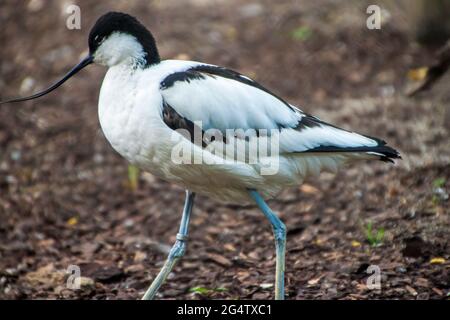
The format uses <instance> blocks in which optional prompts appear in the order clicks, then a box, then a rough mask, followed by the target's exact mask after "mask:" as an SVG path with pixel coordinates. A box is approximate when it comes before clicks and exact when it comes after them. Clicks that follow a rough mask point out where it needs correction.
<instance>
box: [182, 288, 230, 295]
mask: <svg viewBox="0 0 450 320" xmlns="http://www.w3.org/2000/svg"><path fill="white" fill-rule="evenodd" d="M227 290H228V289H227V288H223V287H218V288H215V289H208V288H205V287H193V288H190V289H189V292H194V293H198V294H201V295H206V294H209V293H212V292H225V291H227Z"/></svg>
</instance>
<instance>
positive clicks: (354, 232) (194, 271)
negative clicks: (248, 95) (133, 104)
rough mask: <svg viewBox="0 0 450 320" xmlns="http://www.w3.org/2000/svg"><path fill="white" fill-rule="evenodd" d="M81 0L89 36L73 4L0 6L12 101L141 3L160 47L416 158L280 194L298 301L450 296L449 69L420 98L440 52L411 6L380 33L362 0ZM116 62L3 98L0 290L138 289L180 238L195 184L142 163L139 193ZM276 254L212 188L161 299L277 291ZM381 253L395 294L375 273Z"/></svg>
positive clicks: (7, 294)
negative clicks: (123, 147) (106, 113)
mask: <svg viewBox="0 0 450 320" xmlns="http://www.w3.org/2000/svg"><path fill="white" fill-rule="evenodd" d="M78 2H79V5H80V6H81V13H82V29H81V30H68V29H67V28H65V19H66V17H67V15H66V14H65V12H64V5H66V2H65V1H39V0H32V1H12V0H7V1H1V4H0V22H1V25H2V28H1V30H0V43H2V48H1V51H0V59H1V60H0V100H3V99H5V98H7V97H13V96H17V95H19V94H20V95H24V94H29V93H31V92H34V91H36V90H38V89H42V88H43V87H44V86H46V85H47V84H49V83H51V82H52V81H54V80H55V79H57V78H58V76H60V75H62V74H63V73H64V72H65V71H66V70H68V69H69V68H70V67H71V66H72V65H74V64H75V63H76V62H77V61H78V60H79V59H80V57H81V56H82V55H83V52H84V53H85V50H86V47H87V44H86V41H87V35H88V32H89V28H90V26H91V25H92V23H93V22H94V21H95V19H96V18H97V17H98V16H99V15H101V14H102V13H104V12H106V11H109V10H120V11H126V12H129V13H131V14H133V15H136V16H137V17H139V19H140V20H141V21H142V22H143V23H144V24H145V25H147V26H148V27H149V28H151V30H152V31H153V33H154V34H155V36H156V38H157V40H158V43H159V47H160V52H161V55H162V56H163V57H165V58H177V59H192V60H200V61H205V62H209V63H214V64H218V65H223V66H227V67H230V68H232V69H235V70H239V71H240V72H242V73H244V74H247V75H249V76H251V77H253V78H255V79H257V80H258V81H259V82H260V83H262V84H263V85H265V86H266V87H268V88H270V89H271V90H272V91H274V92H276V93H277V94H278V95H280V96H283V97H284V98H286V99H287V100H289V101H290V102H291V103H293V104H296V105H298V106H300V107H301V108H302V109H304V110H305V111H307V112H310V113H313V114H315V115H317V116H319V117H321V118H323V119H324V120H326V121H329V122H332V123H334V124H336V125H338V126H341V127H344V128H347V129H352V130H355V131H358V132H361V133H365V134H368V135H372V136H378V137H381V138H383V139H385V140H387V141H388V142H389V144H390V145H392V146H395V147H396V148H398V149H399V150H400V152H401V153H402V157H403V160H402V161H399V162H398V163H397V164H396V165H390V164H386V163H382V162H370V163H369V162H367V163H359V164H354V165H351V166H348V167H346V168H344V169H342V170H341V171H340V172H339V173H338V174H337V175H328V174H325V175H322V176H321V178H320V179H314V180H312V181H308V182H307V183H306V184H304V185H302V186H300V187H298V188H291V189H288V190H285V191H284V192H283V193H282V194H281V195H280V196H279V197H278V198H277V199H275V200H272V201H270V205H271V206H272V207H273V209H274V210H275V211H277V212H278V213H279V214H280V217H281V218H282V219H283V221H285V223H286V225H287V228H288V236H287V261H286V292H287V298H288V299H448V297H449V292H450V291H449V290H450V281H449V279H450V275H449V273H450V272H449V270H450V262H449V259H450V250H449V228H450V216H449V215H450V210H449V200H448V193H449V191H450V167H449V160H450V142H449V128H450V108H449V101H450V94H449V92H448V85H449V83H450V80H449V78H448V77H444V78H443V79H441V80H440V81H439V83H437V84H436V86H435V87H434V88H433V89H431V90H430V91H428V92H425V93H423V94H421V95H419V96H418V97H414V98H411V97H408V96H407V95H406V94H405V92H406V91H407V90H408V88H409V86H410V85H414V83H411V81H412V79H414V78H415V77H414V73H411V72H409V71H410V70H411V69H414V68H416V67H419V66H422V65H426V64H430V63H432V62H433V61H434V60H433V59H434V53H435V49H433V48H424V47H421V46H419V45H418V44H417V43H415V42H414V41H413V39H412V38H411V34H410V32H408V30H409V24H408V16H407V15H405V13H404V12H403V11H402V10H401V8H396V7H385V10H386V11H385V12H384V14H385V16H386V19H385V21H384V22H383V24H382V28H381V30H368V29H367V28H366V25H365V19H366V17H367V15H366V13H365V8H366V7H365V5H366V4H365V2H364V1H330V0H329V1H326V0H320V1H310V2H306V1H287V0H283V1H269V0H266V1H260V2H256V1H255V2H249V1H242V0H226V1H225V0H221V1H205V0H190V1H183V5H181V3H180V2H181V1H173V0H170V1H153V2H151V3H150V4H149V2H148V1H132V2H131V1H78ZM305 2H306V3H305ZM104 72H105V70H104V69H102V68H101V67H97V66H95V67H90V68H88V69H86V70H85V71H83V72H81V73H80V74H79V75H77V76H76V77H75V78H74V79H72V80H71V81H70V82H68V83H67V84H65V85H64V86H63V87H61V88H60V89H59V90H58V91H56V92H55V93H52V94H50V95H49V96H47V97H45V98H42V99H40V100H36V101H34V102H27V103H22V104H14V105H2V106H0V221H1V223H0V298H3V299H36V298H40V299H125V298H129V299H137V298H139V297H140V296H141V295H142V294H143V292H144V291H145V289H146V287H147V286H148V285H149V283H150V282H151V280H152V279H153V278H154V277H155V275H156V274H157V272H158V270H159V268H160V267H161V265H162V263H163V262H164V260H165V257H166V255H167V251H168V249H169V248H170V245H171V244H172V243H173V242H174V240H175V235H176V232H177V226H178V222H179V219H180V212H181V209H182V205H183V201H184V199H183V198H184V191H183V190H182V189H181V188H180V187H177V186H174V185H171V184H168V183H166V182H164V181H161V180H159V179H156V178H154V177H152V176H150V175H149V174H145V173H142V174H141V175H140V178H139V186H138V188H133V187H132V184H130V181H129V178H128V173H127V170H128V167H127V166H128V165H127V163H126V162H125V160H123V159H122V158H121V157H120V156H119V155H117V154H116V153H115V152H114V151H113V150H112V148H111V147H110V146H109V145H108V143H107V141H106V140H105V138H104V136H103V135H102V132H101V131H100V129H99V124H98V118H97V106H96V104H97V100H98V91H99V88H100V85H101V80H102V76H103V75H104ZM408 74H409V75H410V76H409V77H408ZM368 224H371V225H372V229H373V232H372V233H374V234H375V233H377V231H380V232H379V233H380V236H379V239H378V240H379V241H376V239H375V240H374V239H371V237H370V236H368V235H367V230H368ZM381 230H384V234H383V235H382V234H381V233H382V232H381ZM274 263H275V262H274V245H273V238H272V233H271V229H270V226H269V224H268V222H267V221H266V220H265V219H264V217H263V216H262V214H261V213H260V212H259V211H258V210H256V208H254V207H252V206H241V205H239V204H220V203H216V202H213V201H211V200H209V199H207V198H204V197H202V196H199V197H198V198H197V203H196V207H195V209H194V215H193V217H192V224H191V233H190V240H189V244H188V249H187V252H186V256H185V257H184V258H183V259H182V260H181V261H180V263H179V264H178V265H177V266H176V268H175V270H174V272H173V273H172V274H171V276H170V277H169V279H168V281H167V283H166V284H165V285H164V286H163V287H162V289H161V291H160V293H159V298H163V299H183V298H185V299H213V298H214V299H217V298H223V299H265V298H272V297H273V282H274ZM70 265H77V266H79V267H80V268H81V275H82V276H83V278H82V288H81V289H80V290H71V289H68V288H67V286H66V280H67V278H68V275H67V273H66V270H67V268H68V267H69V266H70ZM370 265H376V266H378V267H379V268H380V271H381V288H380V289H369V288H368V287H367V285H366V282H367V279H368V274H367V272H366V270H367V268H368V267H369V266H370Z"/></svg>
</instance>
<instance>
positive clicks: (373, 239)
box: [365, 221, 384, 247]
mask: <svg viewBox="0 0 450 320" xmlns="http://www.w3.org/2000/svg"><path fill="white" fill-rule="evenodd" d="M365 234H366V239H367V241H368V242H369V244H370V245H371V246H372V247H378V246H380V245H381V244H382V243H383V239H384V228H379V229H376V230H374V229H373V223H372V221H369V222H368V223H367V225H366V227H365Z"/></svg>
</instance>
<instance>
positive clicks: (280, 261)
mask: <svg viewBox="0 0 450 320" xmlns="http://www.w3.org/2000/svg"><path fill="white" fill-rule="evenodd" d="M249 192H250V196H251V197H252V198H253V200H255V202H256V204H257V205H258V207H259V208H260V209H261V211H262V212H263V213H264V215H265V216H266V218H267V219H269V221H270V223H271V224H272V230H273V235H274V237H275V248H276V254H277V260H276V275H275V299H276V300H283V299H284V265H285V262H284V260H285V255H286V226H285V225H284V223H283V222H282V221H281V220H280V218H278V217H277V215H276V214H275V213H273V211H272V210H271V209H270V208H269V206H268V205H267V204H266V202H265V201H264V199H263V198H262V197H261V196H260V195H259V193H258V192H257V191H255V190H249Z"/></svg>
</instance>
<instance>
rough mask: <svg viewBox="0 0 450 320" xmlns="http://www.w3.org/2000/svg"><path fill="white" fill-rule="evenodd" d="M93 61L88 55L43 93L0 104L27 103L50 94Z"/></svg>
mask: <svg viewBox="0 0 450 320" xmlns="http://www.w3.org/2000/svg"><path fill="white" fill-rule="evenodd" d="M93 61H94V58H93V57H92V56H91V55H89V56H87V57H86V58H84V59H83V60H81V62H80V63H79V64H77V65H76V66H75V67H73V68H72V70H70V71H69V72H68V73H67V74H66V75H65V76H64V77H63V78H62V79H61V80H59V81H58V82H56V83H55V84H54V85H52V86H51V87H49V88H47V89H45V90H44V91H41V92H38V93H36V94H33V95H31V96H28V97H24V98H16V99H11V100H7V101H3V102H0V104H4V103H10V102H20V101H27V100H32V99H36V98H39V97H42V96H45V95H46V94H47V93H50V92H52V91H53V90H55V89H56V88H58V87H59V86H60V85H62V84H63V83H64V82H66V81H67V80H68V79H69V78H70V77H72V76H73V75H74V74H76V73H77V72H78V71H80V70H81V69H83V68H84V67H86V66H88V65H90V64H91V63H92V62H93Z"/></svg>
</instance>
